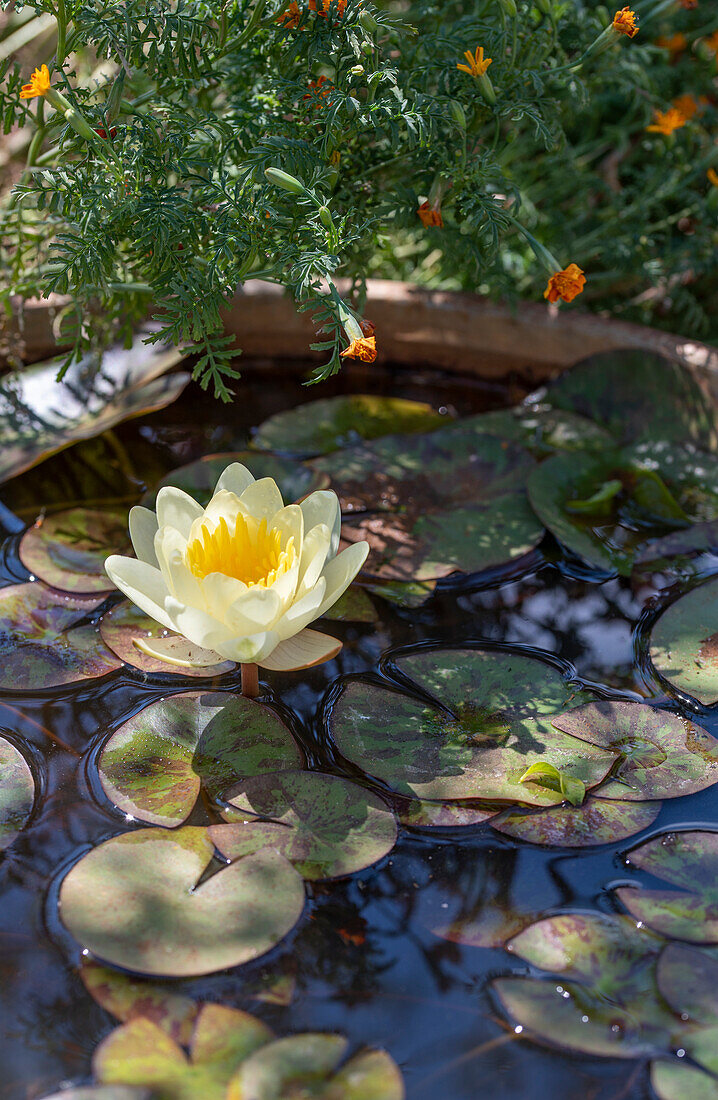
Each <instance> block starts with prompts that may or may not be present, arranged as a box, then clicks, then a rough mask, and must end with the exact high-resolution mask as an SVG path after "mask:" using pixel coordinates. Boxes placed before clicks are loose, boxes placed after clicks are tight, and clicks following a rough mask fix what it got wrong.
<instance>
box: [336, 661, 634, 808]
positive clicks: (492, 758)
mask: <svg viewBox="0 0 718 1100" xmlns="http://www.w3.org/2000/svg"><path fill="white" fill-rule="evenodd" d="M397 666H398V668H399V670H400V672H401V673H402V674H403V675H405V676H407V677H409V678H411V679H412V680H414V681H415V682H416V684H417V685H419V686H420V687H421V688H423V689H424V690H428V691H430V692H431V693H432V694H433V695H434V696H435V697H436V699H437V702H436V703H435V704H431V703H426V702H420V701H419V700H417V699H415V698H412V697H411V696H408V695H404V694H400V693H399V692H398V691H392V690H388V689H386V688H383V687H380V686H378V685H376V684H371V683H365V682H363V681H359V680H355V681H351V682H349V683H348V684H347V685H345V686H344V689H343V691H342V693H341V695H340V696H339V698H338V699H337V701H336V702H335V703H334V704H333V706H332V708H331V712H330V714H329V715H328V726H329V730H330V733H331V735H332V737H333V739H334V741H335V743H336V745H337V747H338V748H339V750H340V752H341V753H342V754H343V755H344V756H345V757H346V758H347V759H348V760H351V761H352V762H353V763H354V764H357V765H358V766H359V767H360V768H362V769H363V770H364V771H365V772H366V773H368V774H369V775H372V776H374V777H376V778H377V779H379V780H381V781H382V782H383V783H385V784H386V785H387V786H389V787H390V788H391V789H392V790H393V791H394V792H396V793H397V794H400V795H403V796H405V797H407V796H408V797H410V798H419V799H428V800H430V801H444V800H450V801H454V800H459V801H462V800H464V799H475V798H479V799H484V800H489V801H503V802H521V803H526V804H528V805H538V806H553V805H556V804H558V803H559V802H561V801H562V799H563V795H561V793H559V792H557V791H555V790H551V789H549V788H548V787H547V786H544V785H543V784H542V783H541V782H539V781H538V780H537V781H536V782H526V783H522V782H521V781H520V780H521V777H522V776H523V775H524V773H525V772H526V770H527V768H528V767H530V765H532V764H534V763H536V762H538V761H542V760H543V761H547V762H549V763H551V764H552V765H554V766H556V767H559V768H560V770H561V771H563V772H565V774H566V775H569V776H571V777H573V778H576V779H580V780H581V781H582V782H583V783H584V784H585V785H586V786H587V787H594V786H596V785H597V784H598V783H600V782H601V781H602V780H603V779H604V778H605V776H606V774H607V773H608V771H609V770H610V768H611V766H612V765H613V763H614V761H615V759H616V757H615V755H614V754H613V753H610V752H606V751H605V750H602V749H597V748H593V747H592V746H591V747H589V746H587V745H586V744H584V743H582V742H580V741H579V740H578V739H576V738H573V737H571V736H570V735H567V734H564V733H562V732H561V731H559V730H557V729H555V728H554V727H553V726H552V724H551V722H550V720H549V718H548V715H550V714H551V713H556V712H558V711H560V710H563V708H564V705H565V704H564V701H565V702H566V703H568V702H569V701H575V702H577V703H580V702H583V701H584V700H585V699H586V698H587V696H585V695H583V694H581V693H578V692H576V691H575V689H573V688H572V687H571V686H570V685H569V684H568V683H567V681H566V680H565V679H564V677H563V676H562V675H561V673H560V672H558V671H557V670H556V669H554V668H551V667H550V666H548V665H545V664H543V663H542V662H539V661H536V660H534V659H532V658H529V657H520V656H517V655H515V654H506V653H494V652H485V651H481V650H467V649H455V650H433V651H423V652H420V653H418V654H414V655H411V656H407V657H402V658H401V659H400V660H398V661H397ZM438 700H441V703H439V702H438Z"/></svg>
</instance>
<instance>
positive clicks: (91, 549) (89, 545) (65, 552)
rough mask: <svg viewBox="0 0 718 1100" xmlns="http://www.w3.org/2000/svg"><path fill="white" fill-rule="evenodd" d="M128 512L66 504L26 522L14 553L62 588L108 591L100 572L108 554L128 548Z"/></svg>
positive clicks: (111, 587)
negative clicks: (63, 509) (62, 509)
mask: <svg viewBox="0 0 718 1100" xmlns="http://www.w3.org/2000/svg"><path fill="white" fill-rule="evenodd" d="M129 546H130V543H129V536H128V533H127V515H126V513H122V514H120V513H118V512H109V511H108V512H98V511H93V510H91V509H89V508H70V509H68V510H66V511H64V512H56V513H55V514H54V515H52V516H46V517H44V518H41V519H39V520H38V521H37V523H35V524H34V525H33V526H32V527H29V528H28V529H27V531H26V532H25V534H24V535H23V537H22V539H21V541H20V547H19V550H18V553H19V554H20V560H21V561H22V563H23V565H24V566H25V568H26V569H29V570H30V572H31V573H33V574H34V575H35V576H36V577H37V578H38V579H39V580H41V581H44V582H45V584H49V585H50V586H51V587H53V588H57V589H59V590H60V591H62V592H76V593H77V594H78V595H82V594H85V593H93V592H98V593H100V592H112V591H114V585H113V583H112V581H111V580H110V579H109V577H108V576H107V574H106V573H105V559H106V558H107V557H108V555H109V554H121V553H123V552H124V551H127V550H129Z"/></svg>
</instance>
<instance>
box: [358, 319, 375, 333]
mask: <svg viewBox="0 0 718 1100" xmlns="http://www.w3.org/2000/svg"><path fill="white" fill-rule="evenodd" d="M359 328H360V329H361V330H362V332H363V333H364V335H365V336H373V335H374V333H375V332H376V325H375V324H374V322H373V321H370V320H369V319H368V318H366V317H365V318H364V320H363V321H360V322H359Z"/></svg>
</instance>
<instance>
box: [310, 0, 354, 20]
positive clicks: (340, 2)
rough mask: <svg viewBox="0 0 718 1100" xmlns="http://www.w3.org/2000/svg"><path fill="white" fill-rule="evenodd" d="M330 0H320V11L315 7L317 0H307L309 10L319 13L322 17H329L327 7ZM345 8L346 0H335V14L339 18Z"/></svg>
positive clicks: (329, 4) (329, 5)
mask: <svg viewBox="0 0 718 1100" xmlns="http://www.w3.org/2000/svg"><path fill="white" fill-rule="evenodd" d="M331 3H332V0H320V4H321V9H322V10H321V11H319V9H318V8H317V0H309V10H310V11H315V12H316V13H317V15H321V17H322V19H328V18H329V8H330V7H331ZM346 10H347V0H337V15H338V16H339V18H340V19H341V17H342V16H343V15H344V12H345V11H346Z"/></svg>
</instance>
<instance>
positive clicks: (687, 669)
mask: <svg viewBox="0 0 718 1100" xmlns="http://www.w3.org/2000/svg"><path fill="white" fill-rule="evenodd" d="M651 660H652V661H653V665H654V667H655V668H656V670H657V671H658V672H660V674H661V676H663V677H664V678H665V679H666V680H668V682H669V683H670V684H672V685H673V686H674V687H676V688H678V690H679V691H682V692H685V693H686V694H687V695H692V696H694V697H695V698H696V699H698V700H699V701H700V702H701V703H706V704H711V703H716V702H718V578H713V579H712V580H709V581H707V582H706V583H705V584H701V585H699V586H698V587H697V588H694V589H692V590H691V591H690V592H688V593H687V594H686V595H685V596H681V597H680V598H679V599H678V600H676V601H675V603H672V604H671V605H670V607H668V608H667V609H666V610H665V611H664V612H663V614H662V615H661V617H660V618H659V619H658V622H657V623H656V624H655V626H654V627H653V630H652V632H651Z"/></svg>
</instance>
